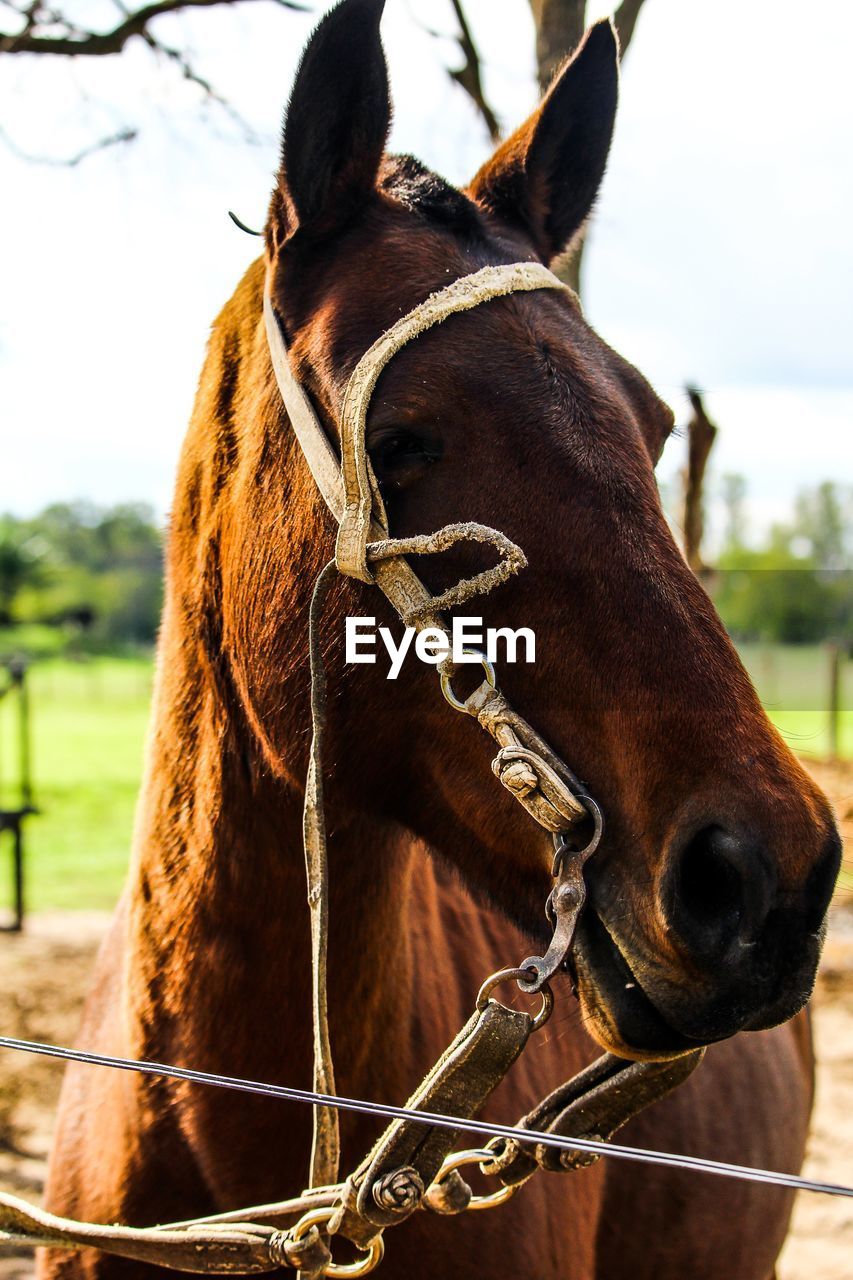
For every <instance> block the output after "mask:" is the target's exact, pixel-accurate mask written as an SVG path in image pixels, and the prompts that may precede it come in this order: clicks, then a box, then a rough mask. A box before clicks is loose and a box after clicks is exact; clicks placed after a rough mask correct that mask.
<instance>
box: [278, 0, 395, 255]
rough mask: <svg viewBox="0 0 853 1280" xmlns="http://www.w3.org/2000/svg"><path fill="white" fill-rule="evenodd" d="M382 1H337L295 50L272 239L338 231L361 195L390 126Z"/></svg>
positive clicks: (370, 185)
mask: <svg viewBox="0 0 853 1280" xmlns="http://www.w3.org/2000/svg"><path fill="white" fill-rule="evenodd" d="M384 7H385V0H341V3H340V4H337V5H336V6H335V7H334V9H332V10H330V12H329V13H327V14H326V16H325V17H324V18H323V20H322V21H321V22H320V24H319V25H318V26H317V28H316V30H315V31H314V33H313V35H312V36H311V39H310V40H309V41H308V44H307V46H306V48H305V51H304V53H303V54H302V60H301V62H300V64H299V69H298V71H297V73H296V80H295V82H294V85H293V92H292V93H291V95H290V102H289V103H288V106H287V110H286V112H285V117H284V127H283V131H282V146H281V168H280V170H279V175H278V186H277V189H276V191H275V193H274V195H273V207H272V221H273V222H274V223H277V224H278V225H277V226H275V227H273V228H271V230H272V231H273V235H274V239H275V240H276V241H277V242H280V241H283V240H286V239H290V238H291V237H292V236H293V235H294V234H295V233H296V231H297V230H298V231H299V233H300V237H301V236H302V235H305V236H310V237H314V236H323V235H328V234H330V233H331V232H333V231H335V230H337V229H338V228H339V227H340V226H341V225H343V223H345V222H346V221H347V220H348V219H349V218H350V217H352V215H353V213H355V212H356V210H357V209H358V208H359V206H360V205H361V204H363V203H364V201H365V200H366V199H367V197H368V195H369V194H370V192H371V191H373V190H374V188H375V185H376V175H377V172H378V170H379V164H380V161H381V159H382V154H383V152H384V150H385V143H386V140H387V137H388V129H389V127H390V124H391V99H390V96H389V92H388V71H387V67H386V65H385V55H384V53H383V50H382V41H381V40H380V38H379V22H380V19H381V17H382V10H383V8H384Z"/></svg>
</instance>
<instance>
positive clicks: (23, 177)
mask: <svg viewBox="0 0 853 1280" xmlns="http://www.w3.org/2000/svg"><path fill="white" fill-rule="evenodd" d="M71 3H72V4H73V5H74V6H75V9H74V11H75V12H76V13H77V14H78V15H79V16H80V19H81V21H84V22H88V23H90V24H91V25H96V23H97V21H98V17H99V15H100V16H101V17H102V18H103V20H104V22H110V21H111V15H112V13H113V12H114V11H113V9H112V7H111V5H109V4H108V3H107V2H106V0H71ZM326 7H328V6H327V5H326V4H323V3H321V4H318V5H316V6H315V12H314V14H311V15H302V14H294V13H291V12H288V11H286V10H284V9H282V8H280V7H279V6H277V5H275V4H272V3H264V2H262V0H261V2H258V3H251V4H246V5H243V6H242V7H240V8H236V9H231V8H214V9H211V10H206V11H203V12H197V13H191V14H185V15H176V16H174V17H168V18H164V19H163V20H161V22H160V24H159V26H158V28H157V31H158V34H159V35H161V37H162V38H163V39H164V40H165V41H166V42H167V43H168V42H171V43H175V44H177V43H180V44H181V45H182V46H184V47H189V48H190V49H191V50H192V54H193V59H194V64H195V65H196V67H197V68H198V69H199V70H200V71H201V72H202V74H204V75H205V76H206V77H207V78H208V79H209V80H210V81H211V82H212V83H213V84H214V85H215V87H216V88H217V90H218V91H219V92H220V93H221V94H222V95H223V96H224V97H225V98H227V100H228V101H229V102H230V103H231V104H232V105H233V107H234V108H235V110H236V111H237V112H238V113H239V116H240V121H239V122H238V121H235V120H234V119H232V117H231V116H230V115H229V114H228V113H227V112H225V111H223V110H222V109H220V108H217V107H212V106H210V105H207V106H205V105H204V103H203V102H202V101H201V98H202V95H201V93H200V91H199V90H198V88H197V87H196V86H194V85H192V84H188V83H187V82H185V81H184V80H182V78H181V76H180V73H179V72H178V70H177V69H176V68H175V66H174V65H173V64H171V63H169V62H168V60H166V61H164V60H158V59H156V58H155V57H153V56H152V54H151V52H150V51H149V50H148V49H147V48H146V47H145V46H144V45H143V44H141V42H139V41H135V42H131V44H130V45H128V47H127V50H126V52H125V53H124V54H123V55H122V56H121V57H120V58H118V59H88V60H76V61H74V62H70V61H69V62H58V61H56V60H55V59H35V58H17V57H16V58H14V59H9V58H7V59H6V61H5V65H4V76H3V78H2V81H0V120H2V121H3V122H4V125H3V131H4V138H5V142H4V140H3V138H0V189H2V191H3V199H2V201H0V254H2V259H1V261H2V270H0V436H1V437H2V451H1V452H0V511H2V510H10V511H14V512H16V513H20V514H27V513H31V512H33V511H35V510H37V509H38V508H39V507H41V506H43V505H45V504H46V503H48V502H51V501H59V500H70V499H74V498H89V499H93V500H95V501H97V502H100V503H105V504H106V503H113V502H120V501H134V500H143V501H148V502H150V503H152V504H153V505H154V507H155V509H156V511H157V513H158V515H159V516H161V517H164V516H165V514H166V513H167V511H168V508H169V504H170V495H171V488H172V482H173V474H174V468H175V462H176V458H177V454H178V450H179V447H180V442H181V438H182V435H183V432H184V429H185V424H186V422H187V419H188V416H189V412H190V407H191V404H192V398H193V394H194V391H195V386H196V382H197V378H198V374H199V370H200V366H201V361H202V358H203V352H204V344H205V341H206V337H207V333H208V331H209V326H210V323H211V321H212V319H213V317H214V316H215V314H216V312H217V311H218V309H219V308H220V307H221V306H222V304H223V303H224V302H225V300H226V299H227V297H228V296H229V294H230V293H231V291H232V290H233V288H234V286H235V284H236V282H237V280H238V279H239V277H240V275H241V274H242V272H243V271H244V270H245V268H246V266H247V265H248V264H249V262H250V261H251V260H252V258H253V257H254V255H255V254H256V253H257V242H255V241H252V240H251V239H249V238H248V237H246V236H245V235H243V234H241V233H240V232H239V231H238V230H236V229H235V228H234V227H233V226H232V224H231V223H230V222H229V220H228V218H227V210H228V209H234V210H236V212H238V213H239V215H240V216H241V217H242V218H243V219H244V221H246V222H247V223H248V224H249V225H256V226H260V225H262V222H263V218H264V214H265V209H266V204H267V199H268V195H269V191H270V189H271V186H272V180H273V174H274V171H275V167H276V159H277V146H278V143H277V139H278V130H279V125H280V118H281V111H282V107H283V104H284V102H285V101H286V99H287V96H288V93H289V89H290V85H291V82H292V78H293V73H294V70H295V67H296V63H297V60H298V56H299V52H300V50H301V47H302V45H303V43H304V41H305V38H306V37H307V35H308V32H309V31H310V28H311V26H312V25H313V22H314V21H315V20H316V14H317V12H318V11H320V10H321V9H324V8H326ZM607 11H608V9H607V6H606V5H602V4H599V3H598V2H597V0H591V3H590V17H591V18H594V17H598V16H601V15H603V14H605V13H606V12H607ZM467 12H468V14H469V17H470V21H471V26H472V29H473V33H474V36H475V39H476V41H477V43H478V45H479V47H480V50H481V54H482V59H483V63H484V67H485V81H486V89H487V94H488V96H489V99H490V101H491V102H492V103H493V104H494V105H495V107H496V109H497V112H498V115H499V117H500V119H501V121H502V122H503V123H504V124H505V126H506V127H507V128H508V129H510V128H512V127H514V125H515V124H516V123H518V122H519V121H520V120H521V119H522V118H523V117H524V116H525V115H526V114H527V113H528V112H529V111H530V110H531V109H532V107H533V106H534V104H535V101H536V89H535V77H534V59H533V45H534V38H533V28H532V22H531V19H530V14H529V8H528V3H527V0H467ZM804 14H805V15H806V20H805V21H804ZM453 30H454V19H453V15H452V10H451V6H450V2H449V0H388V3H387V9H386V15H385V18H384V21H383V34H384V38H385V45H386V51H387V54H388V60H389V65H390V71H391V82H392V91H393V96H394V101H395V118H394V126H393V133H392V138H391V146H392V149H394V150H399V151H408V152H413V153H414V154H416V155H419V156H420V157H421V158H422V159H423V160H425V161H426V162H427V163H429V164H431V165H432V166H433V167H434V168H436V169H437V170H438V171H439V172H441V173H443V174H444V175H445V176H446V177H447V178H449V179H450V180H452V181H454V182H464V181H465V180H466V179H467V178H469V177H470V176H471V175H472V174H473V173H474V172H475V170H476V169H477V168H478V166H479V165H480V163H481V162H482V161H483V160H484V159H485V157H486V156H487V155H488V153H489V151H490V146H489V143H488V139H487V137H486V134H485V130H484V128H483V126H482V123H481V122H480V120H479V119H478V117H477V115H476V113H475V112H474V110H473V108H472V107H471V105H470V104H469V102H468V100H467V98H466V97H465V95H464V94H463V93H462V91H461V90H460V89H458V88H457V87H456V86H455V85H454V84H453V83H452V82H451V80H450V78H449V77H448V75H447V70H446V68H447V67H448V66H451V65H453V64H454V61H456V60H457V59H458V53H457V50H456V47H455V44H454V42H453V41H452V40H451V39H448V38H446V36H447V35H448V34H449V33H452V32H453ZM431 32H438V33H439V34H438V35H436V34H431ZM441 33H445V38H443V37H442V35H441ZM851 47H853V4H851V3H850V0H813V2H812V3H811V4H810V5H808V6H807V7H805V8H804V6H803V5H802V3H800V2H798V3H794V2H793V0H646V4H645V6H644V9H643V12H642V14H641V16H640V20H639V23H638V26H637V31H636V34H635V37H634V41H633V43H632V45H631V48H630V50H629V52H628V55H627V58H626V61H625V66H624V70H623V81H622V95H621V105H620V114H619V119H618V121H617V129H616V137H615V142H614V147H613V151H612V154H611V160H610V165H609V168H608V173H607V176H606V179H605V182H604V186H603V189H602V192H601V198H600V201H599V204H598V209H597V213H596V217H595V221H594V224H593V227H592V230H591V233H590V244H589V250H588V255H587V259H586V262H585V282H584V304H585V309H586V312H587V315H588V317H589V319H590V321H591V323H592V324H593V325H594V326H595V327H596V329H598V330H599V332H600V333H601V334H602V335H603V336H604V337H605V338H606V339H607V340H608V341H609V342H610V343H611V344H612V345H614V346H615V347H616V348H617V349H619V350H620V351H621V352H622V353H623V354H624V355H625V356H627V357H628V358H629V359H630V360H632V361H633V362H634V363H635V364H637V365H638V366H639V367H640V368H641V369H642V370H643V372H644V373H645V374H646V375H647V377H649V378H650V380H651V381H652V382H653V384H654V385H655V386H656V388H657V389H658V391H659V392H660V393H661V394H662V395H663V397H664V398H665V399H666V400H668V401H669V402H670V403H671V404H672V405H673V407H674V408H675V409H676V412H677V414H678V416H679V418H680V419H681V420H682V421H683V420H684V418H685V416H686V411H685V401H684V397H683V392H682V388H683V386H684V383H685V382H687V381H691V382H693V383H695V384H696V385H698V386H700V387H701V388H703V389H704V390H705V391H706V393H707V405H708V408H709V411H710V413H711V415H712V417H714V418H715V419H716V420H717V421H718V424H719V426H720V428H721V433H720V437H719V442H718V445H717V447H716V450H715V456H714V460H713V471H714V475H713V476H712V479H711V485H710V492H711V495H712V498H713V497H714V495H715V494H716V493H717V491H718V487H719V485H718V479H719V476H721V475H722V474H724V473H725V472H730V471H737V472H741V473H742V474H744V475H745V476H746V477H747V480H748V485H749V500H750V511H751V518H752V522H753V524H752V534H753V536H754V537H756V538H757V537H758V536H760V534H761V532H762V530H764V529H765V528H766V526H767V525H769V523H770V522H772V521H773V520H776V519H780V518H784V517H785V516H786V515H787V514H788V513H789V511H790V508H791V505H792V501H793V498H794V495H795V494H796V493H797V492H798V490H800V489H801V488H803V487H804V486H809V485H814V484H817V483H819V482H820V481H822V480H824V479H834V480H837V481H839V482H842V483H853V343H851V339H853V236H851V234H850V224H851V221H853V216H852V215H853V146H851V139H853V77H851V76H850V73H849V66H848V59H849V50H850V48H851ZM127 126H130V127H133V128H136V129H138V130H139V136H138V138H137V140H136V141H135V142H133V143H131V144H129V145H126V146H123V147H117V148H112V149H110V150H106V151H103V152H101V153H99V154H95V155H93V156H91V157H90V158H88V159H87V160H85V161H84V162H82V163H81V164H79V165H77V166H76V167H73V168H65V167H61V166H55V165H48V164H44V163H34V162H32V161H29V160H25V159H23V158H21V155H20V154H19V153H24V154H29V155H37V156H41V157H45V156H47V157H53V158H61V157H63V156H69V155H73V154H75V153H76V152H77V151H79V150H80V149H82V148H83V147H85V146H86V145H88V144H89V143H91V142H92V141H94V140H95V139H97V138H99V137H102V136H105V135H108V134H111V133H114V132H115V131H116V130H117V129H119V128H122V127H127ZM683 459H684V441H683V440H679V439H675V440H673V441H672V442H671V444H670V445H668V447H667V450H666V453H665V455H664V459H663V461H662V463H661V466H660V471H661V474H662V477H663V478H664V480H669V481H670V483H672V481H673V477H674V476H676V474H677V472H678V470H679V468H680V467H681V465H682V464H683ZM460 514H464V513H460ZM720 517H721V513H720V506H719V502H718V501H716V500H714V501H712V524H714V525H716V527H717V528H719V524H720Z"/></svg>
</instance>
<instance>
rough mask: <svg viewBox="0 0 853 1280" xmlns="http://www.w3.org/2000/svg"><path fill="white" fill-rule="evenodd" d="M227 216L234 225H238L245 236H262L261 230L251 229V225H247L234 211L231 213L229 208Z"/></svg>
mask: <svg viewBox="0 0 853 1280" xmlns="http://www.w3.org/2000/svg"><path fill="white" fill-rule="evenodd" d="M228 217H229V218H230V219H231V221H232V222H233V223H234V226H235V227H239V228H240V230H241V231H245V233H246V235H247V236H262V235H263V234H264V233H263V231H253V230H252V228H251V227H247V226H246V224H245V222H243V221H241V219H240V218H238V217H237V215H236V213H232V211H231V210H230V209H229V210H228Z"/></svg>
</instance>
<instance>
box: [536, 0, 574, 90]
mask: <svg viewBox="0 0 853 1280" xmlns="http://www.w3.org/2000/svg"><path fill="white" fill-rule="evenodd" d="M530 7H531V8H532V10H533V21H534V23H535V24H536V65H537V68H538V73H539V88H540V89H541V91H542V93H544V92H545V90H546V89H547V88H548V85H549V84H550V83H551V81H552V80H553V78H554V72H555V71H556V70H557V68H558V67H559V65H560V63H561V62H562V61H563V59H564V58H565V57H567V56H568V54H570V53H571V52H572V50H573V49H574V48H576V47H577V45H578V44H579V43H580V39H581V36H582V35H583V33H584V27H585V25H586V0H530Z"/></svg>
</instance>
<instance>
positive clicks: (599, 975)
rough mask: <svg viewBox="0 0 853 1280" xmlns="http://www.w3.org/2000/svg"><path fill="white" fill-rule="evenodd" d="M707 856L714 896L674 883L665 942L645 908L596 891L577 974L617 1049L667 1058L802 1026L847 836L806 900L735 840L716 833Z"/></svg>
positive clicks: (664, 906)
mask: <svg viewBox="0 0 853 1280" xmlns="http://www.w3.org/2000/svg"><path fill="white" fill-rule="evenodd" d="M694 854H695V850H694ZM701 856H702V858H706V857H707V858H709V859H710V860H711V862H712V863H713V866H714V871H713V874H709V876H708V881H707V883H706V884H705V885H704V891H702V887H701V886H700V885H699V884H698V882H696V883H693V884H692V885H689V886H688V887H687V888H685V884H684V882H683V881H681V882H680V883H679V884H678V886H677V890H676V891H673V886H672V885H671V884H670V885H669V886H668V887H666V886H665V887H664V888H663V889H662V891H661V894H660V901H659V903H658V904H657V905H658V910H657V911H656V912H655V918H656V920H657V921H658V922H659V923H658V927H657V929H656V931H655V937H654V938H652V937H651V936H648V937H647V936H646V933H645V930H644V928H643V925H642V919H643V913H642V912H641V911H640V910H639V908H637V909H635V910H633V911H632V910H631V908H630V907H629V908H628V909H627V910H626V903H625V899H624V898H622V899H621V901H620V904H619V906H618V909H617V908H616V906H615V901H614V899H612V898H611V897H610V895H609V894H608V895H607V899H608V900H606V901H603V902H602V901H597V897H598V895H597V894H596V893H595V890H594V887H593V891H592V893H591V895H590V896H591V903H590V905H589V906H588V909H587V910H586V911H585V912H584V915H583V917H582V919H581V921H580V924H579V926H578V931H577V935H576V941H575V948H574V955H573V966H574V970H575V976H576V983H577V988H578V995H579V998H580V1000H581V1004H582V1006H583V1009H584V1014H585V1017H586V1019H587V1021H588V1024H589V1026H590V1029H591V1030H592V1032H593V1034H594V1035H595V1036H596V1039H598V1040H599V1042H600V1043H601V1044H603V1045H605V1047H606V1048H608V1049H610V1050H611V1051H612V1052H617V1053H620V1054H623V1055H625V1054H630V1055H631V1056H639V1057H652V1056H661V1055H664V1054H667V1053H677V1052H682V1051H683V1050H685V1049H687V1048H695V1047H696V1046H697V1045H699V1044H710V1043H712V1042H713V1041H716V1040H723V1039H725V1038H727V1037H728V1036H731V1035H734V1034H735V1033H736V1032H738V1031H743V1030H749V1031H757V1030H763V1029H765V1028H767V1027H772V1026H776V1025H778V1024H779V1023H781V1022H785V1021H787V1019H788V1018H791V1017H793V1016H794V1014H795V1013H797V1012H798V1011H799V1010H800V1009H801V1008H802V1007H803V1005H804V1004H805V1003H806V1001H807V1000H808V998H809V996H810V994H811V991H812V988H813V985H814V980H815V976H816V973H817V966H818V962H819V960H820V953H821V947H822V943H823V933H824V919H825V914H826V909H827V906H828V904H829V899H830V897H831V893H832V886H833V884H834V882H835V877H836V875H837V871H838V866H839V862H840V856H841V845H840V840H839V837H838V835H837V833H836V832H835V831H832V832H831V833H830V834H829V836H828V838H827V841H826V845H825V848H824V851H823V853H822V855H821V857H820V858H819V859H818V860H817V861H816V862H815V864H814V866H813V867H812V870H811V871H810V873H809V875H808V877H807V880H806V882H805V884H804V885H803V886H802V888H801V889H800V890H799V891H797V892H791V891H785V892H782V891H780V890H779V888H778V886H777V884H776V880H775V877H774V875H773V873H772V871H771V870H770V869H769V867H768V865H767V864H766V863H764V862H763V860H762V859H761V858H759V857H758V856H757V854H756V853H755V851H754V850H752V849H748V848H747V847H746V846H745V845H744V843H743V842H737V841H736V840H735V839H734V838H732V837H729V836H726V835H723V836H720V837H719V838H717V837H716V836H715V837H714V838H713V839H712V840H710V841H709V842H708V844H707V845H706V846H705V847H704V848H703V852H702V855H701ZM717 859H718V860H719V861H718V862H717V861H715V860H717ZM706 870H707V868H706ZM661 925H662V927H661ZM662 944H663V945H662Z"/></svg>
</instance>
